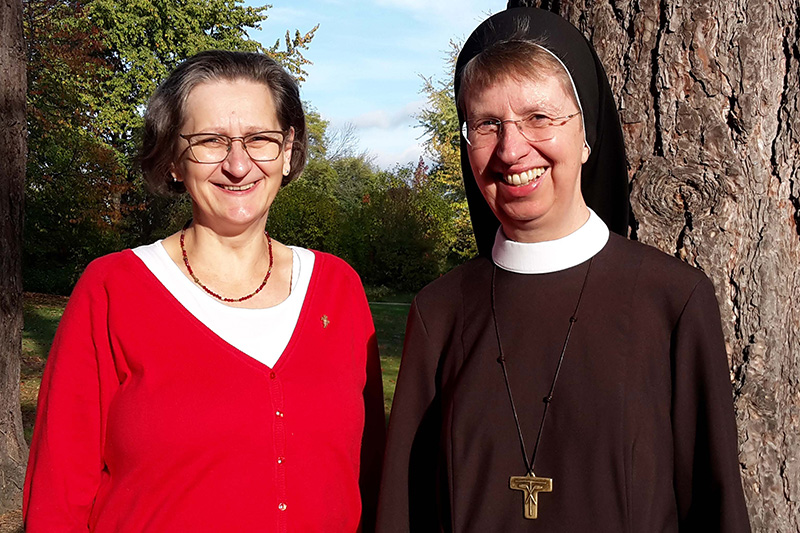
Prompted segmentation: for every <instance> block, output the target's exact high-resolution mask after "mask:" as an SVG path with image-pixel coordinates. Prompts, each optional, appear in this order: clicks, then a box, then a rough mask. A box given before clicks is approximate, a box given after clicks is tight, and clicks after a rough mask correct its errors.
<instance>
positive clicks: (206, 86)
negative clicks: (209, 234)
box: [171, 80, 292, 235]
mask: <svg viewBox="0 0 800 533" xmlns="http://www.w3.org/2000/svg"><path fill="white" fill-rule="evenodd" d="M184 117H185V120H184V123H183V126H182V127H181V130H180V131H181V133H182V134H183V135H189V134H194V133H220V134H223V135H227V136H229V137H243V136H246V135H249V134H251V133H256V132H260V131H268V130H281V129H282V128H281V125H280V123H279V122H278V118H277V115H276V113H275V106H274V103H273V98H272V94H271V93H270V91H269V89H268V88H267V87H266V86H265V85H263V84H260V83H256V82H252V81H246V80H235V81H225V80H220V81H213V82H208V83H203V84H200V85H198V86H197V87H195V88H194V89H192V91H191V92H190V93H189V96H188V98H187V99H186V104H185V110H184ZM291 135H292V134H291V133H290V134H289V137H288V138H287V140H286V142H285V143H284V147H283V149H282V150H281V153H280V155H279V156H278V158H277V159H276V160H274V161H266V162H257V161H253V160H252V159H250V157H249V156H248V155H247V153H246V152H245V150H244V147H243V145H242V143H241V142H238V141H234V142H233V145H232V146H231V150H230V153H229V154H228V157H227V159H225V161H223V162H221V163H214V164H207V163H197V162H195V161H192V158H191V157H190V154H189V151H188V150H186V148H187V147H188V142H187V141H186V140H185V139H180V142H179V143H178V149H177V153H176V154H175V156H176V158H178V159H176V161H175V162H174V163H173V165H172V171H171V173H172V176H173V177H174V178H175V179H176V180H178V181H182V182H183V184H184V185H185V186H186V190H187V191H188V193H189V195H190V196H191V197H192V211H193V215H194V220H195V222H196V223H199V224H202V225H205V226H208V227H211V228H213V229H214V230H215V231H216V232H217V233H220V234H226V235H230V234H235V233H239V232H241V231H242V230H243V228H246V227H249V226H251V225H254V224H255V225H258V226H260V227H261V228H263V227H264V224H266V220H267V215H268V213H269V208H270V206H271V205H272V202H273V200H274V199H275V196H276V195H277V194H278V190H279V189H280V186H281V179H282V177H283V175H284V174H285V173H288V171H289V165H290V161H291V152H292V143H291V140H292V139H291Z"/></svg>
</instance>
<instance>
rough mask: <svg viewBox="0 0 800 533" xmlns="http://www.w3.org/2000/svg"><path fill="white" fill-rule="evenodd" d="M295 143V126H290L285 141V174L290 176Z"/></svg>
mask: <svg viewBox="0 0 800 533" xmlns="http://www.w3.org/2000/svg"><path fill="white" fill-rule="evenodd" d="M293 144H294V128H289V133H287V134H286V140H285V141H284V142H283V175H284V176H288V175H289V172H290V171H291V170H292V146H293Z"/></svg>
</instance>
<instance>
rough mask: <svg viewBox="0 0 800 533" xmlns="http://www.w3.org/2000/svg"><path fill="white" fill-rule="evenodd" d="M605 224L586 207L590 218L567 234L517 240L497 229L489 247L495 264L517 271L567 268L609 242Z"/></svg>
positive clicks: (585, 258) (501, 228) (593, 253)
mask: <svg viewBox="0 0 800 533" xmlns="http://www.w3.org/2000/svg"><path fill="white" fill-rule="evenodd" d="M608 235H609V233H608V226H606V224H605V222H603V221H602V220H601V219H600V217H599V216H597V215H596V214H595V212H594V211H592V210H591V209H589V220H587V221H586V223H584V225H583V226H581V227H580V228H578V229H576V230H575V231H573V232H572V233H570V234H569V235H567V236H566V237H561V238H560V239H556V240H554V241H544V242H516V241H512V240H510V239H509V238H508V237H506V235H505V233H503V227H502V226H500V228H498V229H497V235H496V236H495V238H494V247H493V248H492V260H493V261H494V264H496V265H497V266H499V267H500V268H502V269H503V270H508V271H510V272H516V273H517V274H546V273H548V272H558V271H559V270H566V269H568V268H572V267H574V266H576V265H580V264H581V263H583V262H584V261H588V260H589V259H590V258H592V257H594V256H595V255H596V254H597V253H598V252H599V251H600V250H602V249H603V247H604V246H605V245H606V243H607V242H608Z"/></svg>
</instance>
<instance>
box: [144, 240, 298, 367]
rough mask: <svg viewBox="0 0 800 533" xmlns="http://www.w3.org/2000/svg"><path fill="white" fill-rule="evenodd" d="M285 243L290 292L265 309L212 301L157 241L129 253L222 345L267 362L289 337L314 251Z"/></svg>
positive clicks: (274, 360)
mask: <svg viewBox="0 0 800 533" xmlns="http://www.w3.org/2000/svg"><path fill="white" fill-rule="evenodd" d="M290 248H291V250H292V288H291V291H290V293H289V296H288V297H287V298H286V299H285V300H284V301H282V302H281V303H279V304H278V305H275V306H273V307H268V308H266V309H242V308H238V307H230V306H227V305H225V304H223V303H222V302H220V301H218V300H216V299H215V298H213V297H212V296H211V295H209V294H207V293H206V292H205V291H204V290H203V289H201V288H200V287H199V286H197V285H196V284H195V283H194V282H193V281H192V280H190V279H189V278H187V277H186V276H185V275H184V274H183V272H181V270H180V268H178V265H176V264H175V262H174V261H172V258H170V256H169V254H167V251H166V250H165V249H164V246H163V244H162V242H161V241H157V242H154V243H153V244H149V245H146V246H139V247H138V248H134V249H133V253H135V254H136V256H137V257H138V258H139V259H141V260H142V262H143V263H144V264H145V266H146V267H147V268H148V269H149V270H150V272H152V273H153V275H154V276H155V277H156V278H157V279H158V281H160V282H161V284H162V285H164V287H165V288H166V289H167V290H168V291H169V292H170V293H171V294H172V296H174V297H175V299H176V300H178V302H180V304H181V305H183V307H185V308H186V309H187V310H188V311H189V312H190V313H192V314H193V315H194V316H195V317H196V318H197V319H198V320H199V321H200V322H202V323H203V324H205V326H206V327H208V328H209V329H210V330H211V331H213V332H214V333H216V334H217V335H219V336H220V337H221V338H222V339H223V340H225V341H226V342H227V343H228V344H230V345H232V346H234V347H236V348H238V349H239V350H240V351H242V352H244V353H246V354H247V355H249V356H250V357H252V358H254V359H256V360H257V361H260V362H261V363H263V364H265V365H267V366H269V367H273V366H275V363H277V362H278V359H279V358H280V356H281V354H282V353H283V351H284V350H285V349H286V346H287V345H288V344H289V340H290V339H291V337H292V333H293V332H294V328H295V326H296V325H297V320H298V318H299V317H300V310H301V309H302V307H303V301H304V300H305V297H306V293H307V292H308V284H309V282H310V281H311V272H312V271H313V269H314V252H312V251H310V250H306V249H305V248H297V247H294V246H290Z"/></svg>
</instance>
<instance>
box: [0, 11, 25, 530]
mask: <svg viewBox="0 0 800 533" xmlns="http://www.w3.org/2000/svg"><path fill="white" fill-rule="evenodd" d="M25 135H26V127H25V48H24V43H23V40H22V2H21V0H7V1H5V2H2V3H0V153H2V154H3V157H2V161H0V515H2V514H3V513H4V512H6V511H8V510H11V509H17V508H18V507H19V505H20V504H21V502H22V483H23V480H24V477H25V463H26V460H27V456H28V448H27V446H26V445H25V438H24V437H23V435H22V416H21V414H20V409H19V365H20V355H21V352H22V268H21V261H20V259H21V252H22V249H21V248H22V206H23V183H24V179H25Z"/></svg>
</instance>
